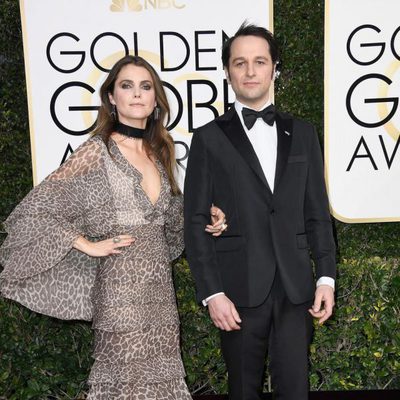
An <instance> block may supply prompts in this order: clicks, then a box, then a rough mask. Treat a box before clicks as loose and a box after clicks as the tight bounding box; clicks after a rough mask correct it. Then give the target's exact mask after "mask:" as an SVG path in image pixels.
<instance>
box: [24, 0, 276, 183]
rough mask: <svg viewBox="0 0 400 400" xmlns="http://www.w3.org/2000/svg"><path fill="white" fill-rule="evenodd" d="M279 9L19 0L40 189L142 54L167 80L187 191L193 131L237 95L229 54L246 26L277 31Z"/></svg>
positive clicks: (200, 0) (174, 0) (204, 2)
mask: <svg viewBox="0 0 400 400" xmlns="http://www.w3.org/2000/svg"><path fill="white" fill-rule="evenodd" d="M272 5H273V0H252V1H251V7H249V6H248V3H247V6H246V3H245V2H243V1H242V0H218V1H215V0H135V1H133V0H85V1H82V0H20V7H21V17H22V31H23V42H24V52H25V69H26V79H27V88H28V105H29V121H30V131H31V145H32V160H33V174H34V183H35V184H38V183H39V182H40V181H41V180H43V179H44V178H45V177H46V176H47V175H48V174H49V173H50V172H52V171H53V170H54V169H56V168H57V167H58V166H59V165H60V164H61V163H62V162H63V161H64V160H65V159H66V158H67V157H68V156H69V155H70V154H71V153H72V152H73V151H74V150H75V149H76V148H77V147H78V146H79V145H80V144H81V143H82V142H83V141H84V140H86V139H87V138H88V133H89V132H90V131H91V130H92V129H93V127H94V122H95V120H96V115H97V112H96V111H97V109H98V106H99V96H98V90H99V88H100V86H101V84H102V82H103V81H104V79H105V76H106V74H107V71H109V69H110V68H111V67H112V65H113V64H114V63H115V62H116V61H117V60H118V59H120V58H121V57H123V56H124V55H126V54H132V55H140V56H142V57H144V58H145V59H146V60H147V61H149V62H150V63H151V64H152V65H153V67H154V68H155V69H156V70H157V72H159V74H160V76H161V78H162V80H163V82H164V87H165V89H166V93H167V96H168V100H169V102H170V105H171V109H172V118H171V121H170V124H169V127H168V129H169V130H170V132H171V134H172V136H173V138H174V140H175V143H176V151H177V159H178V164H179V170H180V176H179V181H180V183H182V181H183V175H184V169H185V165H186V159H187V155H188V150H189V145H190V141H191V137H192V132H193V129H194V128H196V127H198V126H200V125H203V124H205V123H207V122H208V121H210V120H212V119H213V118H215V117H217V116H218V115H220V114H222V113H224V111H225V110H227V108H228V105H229V103H232V102H233V101H234V95H233V92H232V91H231V89H230V87H229V86H228V84H227V82H226V79H225V74H224V71H223V68H222V63H221V46H222V43H223V42H224V40H226V38H227V37H229V36H232V35H233V34H234V33H235V32H236V31H237V29H238V28H239V26H240V25H241V24H242V23H243V22H244V20H245V19H247V20H248V21H249V22H252V23H255V24H257V25H262V26H264V27H266V28H268V29H270V30H272V15H273V13H272Z"/></svg>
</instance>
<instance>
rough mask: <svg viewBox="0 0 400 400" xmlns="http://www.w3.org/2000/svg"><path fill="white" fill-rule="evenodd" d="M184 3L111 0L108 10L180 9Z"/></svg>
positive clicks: (166, 0)
mask: <svg viewBox="0 0 400 400" xmlns="http://www.w3.org/2000/svg"><path fill="white" fill-rule="evenodd" d="M185 6H186V5H185V4H183V3H181V2H179V3H178V2H177V1H176V0H112V4H111V5H110V10H111V11H113V12H123V11H134V12H140V11H143V10H167V9H169V8H176V9H182V8H184V7H185Z"/></svg>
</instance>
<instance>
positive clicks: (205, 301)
mask: <svg viewBox="0 0 400 400" xmlns="http://www.w3.org/2000/svg"><path fill="white" fill-rule="evenodd" d="M220 294H225V293H224V292H218V293H214V294H212V295H211V296H208V297H207V298H206V299H204V300H203V301H202V303H203V306H204V307H205V306H207V304H208V302H209V301H210V300H211V299H212V298H213V297H216V296H219V295H220Z"/></svg>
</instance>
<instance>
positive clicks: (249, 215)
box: [184, 107, 336, 307]
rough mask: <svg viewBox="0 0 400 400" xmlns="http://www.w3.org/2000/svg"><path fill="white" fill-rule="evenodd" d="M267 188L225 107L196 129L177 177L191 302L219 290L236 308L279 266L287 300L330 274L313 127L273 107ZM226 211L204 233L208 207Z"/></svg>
mask: <svg viewBox="0 0 400 400" xmlns="http://www.w3.org/2000/svg"><path fill="white" fill-rule="evenodd" d="M276 124H277V130H278V154H277V164H276V177H275V188H274V193H272V192H271V189H270V188H269V186H268V182H267V180H266V178H265V176H264V174H263V171H262V168H261V165H260V163H259V161H258V158H257V156H256V153H255V152H254V150H253V147H252V145H251V143H250V141H249V139H248V137H247V135H246V133H245V131H244V129H243V127H242V124H241V122H240V119H239V117H238V115H237V113H236V111H235V108H234V107H232V108H231V109H230V110H229V111H228V112H227V113H225V114H224V115H222V116H221V117H219V118H217V119H216V120H214V121H212V122H210V123H208V124H207V125H205V126H203V127H201V128H199V129H197V130H196V132H195V133H194V136H193V140H192V144H191V149H190V154H189V160H188V165H187V171H186V179H185V189H184V196H185V201H184V205H185V245H186V254H187V258H188V261H189V265H190V268H191V270H192V273H193V275H194V278H195V282H196V289H197V300H198V301H199V302H200V301H202V300H203V299H205V298H207V297H208V296H210V295H212V294H214V293H217V292H225V294H226V295H227V296H228V297H229V298H230V299H231V300H232V301H233V303H234V304H235V305H236V306H242V307H254V306H257V305H259V304H261V303H262V302H263V301H264V300H265V298H266V296H267V295H268V293H269V291H270V289H271V285H272V282H273V279H274V275H275V269H276V268H278V269H279V273H280V277H281V280H282V283H283V286H284V289H285V291H286V294H287V295H288V297H289V299H290V300H291V302H292V303H294V304H300V303H303V302H306V301H309V300H311V299H312V298H313V296H314V291H315V284H314V276H313V271H312V266H311V260H310V250H311V254H312V256H313V259H314V262H315V268H316V278H317V279H318V278H320V277H321V276H329V277H332V278H335V271H336V266H335V243H334V239H333V234H332V223H331V218H330V214H329V208H328V200H327V195H326V189H325V182H324V173H323V164H322V157H321V149H320V145H319V141H318V137H317V134H316V131H315V129H314V127H313V126H312V125H311V124H309V123H307V122H304V121H301V120H298V119H295V118H293V117H291V116H289V115H287V114H283V113H280V112H277V116H276ZM211 203H214V204H215V205H217V206H218V207H220V208H221V209H222V210H223V211H224V212H225V214H226V218H227V223H228V230H227V231H225V232H224V233H223V234H222V235H221V236H220V237H218V238H215V237H213V236H212V235H210V234H209V233H207V232H205V231H204V228H205V226H206V224H208V223H209V220H210V211H209V210H210V204H211Z"/></svg>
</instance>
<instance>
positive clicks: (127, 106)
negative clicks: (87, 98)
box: [109, 64, 157, 128]
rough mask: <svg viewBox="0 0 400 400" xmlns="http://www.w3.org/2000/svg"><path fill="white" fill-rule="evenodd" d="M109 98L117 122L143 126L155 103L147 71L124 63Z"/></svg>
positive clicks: (151, 82)
mask: <svg viewBox="0 0 400 400" xmlns="http://www.w3.org/2000/svg"><path fill="white" fill-rule="evenodd" d="M109 99H110V102H111V104H113V105H115V106H116V107H117V112H118V120H119V122H122V123H123V124H126V125H130V126H134V127H136V128H144V127H145V126H146V121H147V117H148V116H149V115H150V114H151V113H152V112H153V110H154V107H155V106H156V105H157V103H156V93H155V90H154V84H153V80H152V78H151V75H150V73H149V71H147V69H145V68H143V67H138V66H136V65H133V64H128V65H125V66H124V67H123V68H122V69H121V71H120V72H119V74H118V76H117V79H116V81H115V85H114V91H113V93H112V94H111V93H110V94H109Z"/></svg>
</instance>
